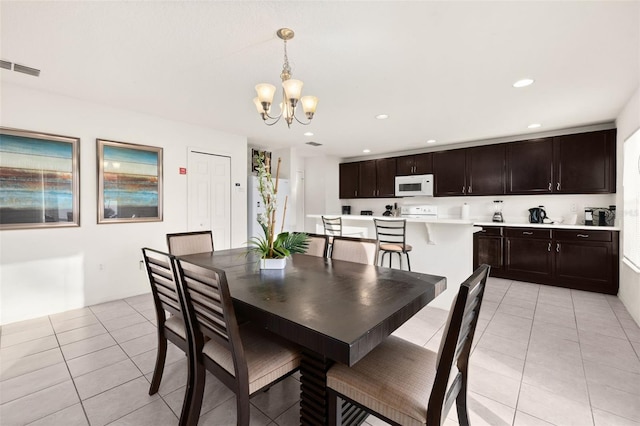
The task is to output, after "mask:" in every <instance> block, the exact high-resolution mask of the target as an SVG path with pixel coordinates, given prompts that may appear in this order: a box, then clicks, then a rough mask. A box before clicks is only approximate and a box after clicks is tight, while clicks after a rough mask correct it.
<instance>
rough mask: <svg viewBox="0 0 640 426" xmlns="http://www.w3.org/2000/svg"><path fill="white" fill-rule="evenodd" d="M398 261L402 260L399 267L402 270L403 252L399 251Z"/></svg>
mask: <svg viewBox="0 0 640 426" xmlns="http://www.w3.org/2000/svg"><path fill="white" fill-rule="evenodd" d="M398 262H400V266H399V267H398V268H399V269H400V270H401V271H402V253H400V252H398Z"/></svg>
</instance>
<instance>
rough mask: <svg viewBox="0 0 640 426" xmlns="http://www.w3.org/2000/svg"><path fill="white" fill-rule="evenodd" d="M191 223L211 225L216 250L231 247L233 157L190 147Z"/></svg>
mask: <svg viewBox="0 0 640 426" xmlns="http://www.w3.org/2000/svg"><path fill="white" fill-rule="evenodd" d="M187 182H188V185H187V186H188V199H189V205H188V207H187V214H188V215H189V218H188V227H189V230H190V231H201V230H208V229H211V231H212V232H213V247H214V249H215V250H224V249H228V248H231V158H230V157H225V156H221V155H214V154H208V153H204V152H200V151H191V150H190V151H189V159H188V167H187Z"/></svg>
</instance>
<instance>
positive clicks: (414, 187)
mask: <svg viewBox="0 0 640 426" xmlns="http://www.w3.org/2000/svg"><path fill="white" fill-rule="evenodd" d="M396 197H433V175H414V176H396Z"/></svg>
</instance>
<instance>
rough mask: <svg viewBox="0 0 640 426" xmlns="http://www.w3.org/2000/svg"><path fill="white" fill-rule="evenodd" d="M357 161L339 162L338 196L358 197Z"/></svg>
mask: <svg viewBox="0 0 640 426" xmlns="http://www.w3.org/2000/svg"><path fill="white" fill-rule="evenodd" d="M358 169H359V163H340V198H341V199H346V198H357V197H358Z"/></svg>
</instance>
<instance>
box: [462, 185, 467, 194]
mask: <svg viewBox="0 0 640 426" xmlns="http://www.w3.org/2000/svg"><path fill="white" fill-rule="evenodd" d="M466 190H467V188H465V186H464V185H462V193H463V194H466V193H467V191H466Z"/></svg>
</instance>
